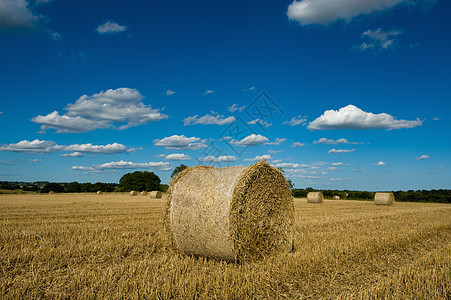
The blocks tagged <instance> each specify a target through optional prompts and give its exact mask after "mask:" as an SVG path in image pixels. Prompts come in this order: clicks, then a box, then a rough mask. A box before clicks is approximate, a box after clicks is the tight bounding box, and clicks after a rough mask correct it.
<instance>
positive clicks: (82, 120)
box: [31, 88, 168, 133]
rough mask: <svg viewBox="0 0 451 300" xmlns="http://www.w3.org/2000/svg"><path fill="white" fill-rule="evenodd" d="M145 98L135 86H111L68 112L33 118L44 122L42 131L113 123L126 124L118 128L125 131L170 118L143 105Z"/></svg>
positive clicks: (81, 100)
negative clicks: (115, 87) (111, 87)
mask: <svg viewBox="0 0 451 300" xmlns="http://www.w3.org/2000/svg"><path fill="white" fill-rule="evenodd" d="M142 98H143V96H142V95H141V94H140V93H139V91H138V90H136V89H130V88H118V89H115V90H113V89H109V90H107V91H102V92H100V93H98V94H94V95H91V96H87V95H83V96H81V97H80V98H79V99H78V100H77V101H76V102H75V103H73V104H68V105H67V106H66V107H65V110H66V111H67V113H66V114H64V115H60V114H59V113H58V111H54V112H53V113H51V114H48V115H46V116H41V115H39V116H37V117H34V118H32V119H31V121H32V122H35V123H38V124H41V129H42V130H45V129H56V131H57V132H59V133H69V132H87V131H92V130H95V129H105V128H109V127H113V124H114V123H126V124H123V125H121V126H119V127H118V128H117V129H119V130H123V129H127V128H130V127H133V126H139V125H143V124H146V123H148V122H156V121H160V120H162V119H166V118H168V116H167V115H165V114H162V113H160V110H159V109H152V108H151V107H150V105H145V104H143V103H142V102H141V100H142Z"/></svg>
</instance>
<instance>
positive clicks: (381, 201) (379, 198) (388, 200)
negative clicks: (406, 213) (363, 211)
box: [374, 193, 395, 205]
mask: <svg viewBox="0 0 451 300" xmlns="http://www.w3.org/2000/svg"><path fill="white" fill-rule="evenodd" d="M394 203H395V195H393V193H376V195H374V204H376V205H393V204H394Z"/></svg>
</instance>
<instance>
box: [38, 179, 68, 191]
mask: <svg viewBox="0 0 451 300" xmlns="http://www.w3.org/2000/svg"><path fill="white" fill-rule="evenodd" d="M50 191H53V192H55V193H64V192H65V191H64V186H62V185H61V184H59V183H56V182H50V183H47V184H46V185H44V187H43V188H42V189H41V193H44V194H46V193H48V192H50Z"/></svg>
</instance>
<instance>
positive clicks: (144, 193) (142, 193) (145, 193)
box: [141, 191, 149, 196]
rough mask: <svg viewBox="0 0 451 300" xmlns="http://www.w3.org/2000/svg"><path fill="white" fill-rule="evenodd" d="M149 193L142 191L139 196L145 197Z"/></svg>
mask: <svg viewBox="0 0 451 300" xmlns="http://www.w3.org/2000/svg"><path fill="white" fill-rule="evenodd" d="M148 194H149V193H148V192H147V191H142V192H141V196H147V195H148Z"/></svg>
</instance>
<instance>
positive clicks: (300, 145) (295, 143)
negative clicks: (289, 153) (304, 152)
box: [291, 142, 305, 147]
mask: <svg viewBox="0 0 451 300" xmlns="http://www.w3.org/2000/svg"><path fill="white" fill-rule="evenodd" d="M304 146H305V143H300V142H294V143H293V145H291V147H304Z"/></svg>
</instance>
